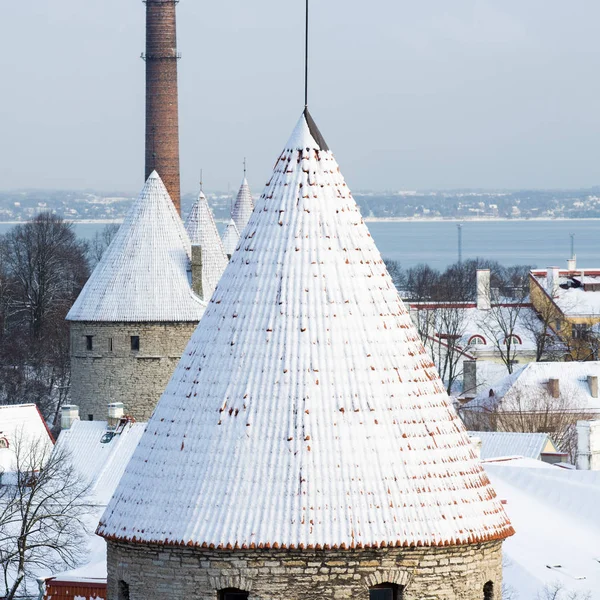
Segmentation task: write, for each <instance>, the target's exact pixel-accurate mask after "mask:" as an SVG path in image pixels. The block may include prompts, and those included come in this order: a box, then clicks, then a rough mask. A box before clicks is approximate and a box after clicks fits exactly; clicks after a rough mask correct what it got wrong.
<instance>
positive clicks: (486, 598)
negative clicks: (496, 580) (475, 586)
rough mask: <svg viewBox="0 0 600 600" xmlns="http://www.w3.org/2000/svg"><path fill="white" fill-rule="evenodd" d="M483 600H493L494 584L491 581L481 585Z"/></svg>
mask: <svg viewBox="0 0 600 600" xmlns="http://www.w3.org/2000/svg"><path fill="white" fill-rule="evenodd" d="M483 600H494V584H493V583H492V582H491V581H488V582H487V583H486V584H485V585H484V586H483Z"/></svg>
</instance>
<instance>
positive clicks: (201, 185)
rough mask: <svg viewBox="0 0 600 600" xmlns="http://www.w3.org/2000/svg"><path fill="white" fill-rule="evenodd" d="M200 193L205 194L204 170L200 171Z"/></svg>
mask: <svg viewBox="0 0 600 600" xmlns="http://www.w3.org/2000/svg"><path fill="white" fill-rule="evenodd" d="M200 191H201V192H203V191H204V177H203V174H202V169H200Z"/></svg>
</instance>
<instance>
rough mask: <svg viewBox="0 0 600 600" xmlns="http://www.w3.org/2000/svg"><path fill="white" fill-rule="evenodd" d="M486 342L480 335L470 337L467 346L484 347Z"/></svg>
mask: <svg viewBox="0 0 600 600" xmlns="http://www.w3.org/2000/svg"><path fill="white" fill-rule="evenodd" d="M486 345H487V342H486V341H485V338H484V337H483V336H482V335H479V334H477V335H472V336H471V337H470V339H469V346H486Z"/></svg>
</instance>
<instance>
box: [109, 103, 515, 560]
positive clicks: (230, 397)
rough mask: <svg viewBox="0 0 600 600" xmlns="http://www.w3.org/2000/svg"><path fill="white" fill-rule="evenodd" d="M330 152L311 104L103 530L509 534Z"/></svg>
mask: <svg viewBox="0 0 600 600" xmlns="http://www.w3.org/2000/svg"><path fill="white" fill-rule="evenodd" d="M317 140H319V141H317ZM325 148H326V145H324V141H323V139H322V136H321V135H320V133H319V132H318V130H317V129H316V126H315V125H314V123H311V125H310V126H309V122H308V121H307V116H305V115H304V114H303V115H302V117H301V118H300V120H299V122H298V124H297V126H296V128H295V130H294V132H293V134H292V136H291V138H290V141H289V142H288V143H287V144H286V146H285V149H284V151H283V152H282V154H281V156H280V157H279V159H278V160H277V163H276V166H275V170H274V173H273V176H272V178H271V180H270V181H269V182H268V183H267V186H266V188H265V191H264V193H263V194H262V196H261V198H260V200H259V201H258V202H257V206H256V210H255V211H254V213H253V214H252V217H251V218H250V222H249V223H248V226H247V227H246V229H245V231H244V233H243V236H242V239H241V241H240V246H239V250H238V251H237V252H236V253H234V255H233V257H232V259H231V261H230V263H229V265H228V267H227V269H226V270H225V273H224V274H223V277H222V279H221V282H220V283H219V286H218V288H217V289H216V291H215V294H214V295H213V297H212V299H211V301H210V304H209V306H208V308H207V310H206V313H205V315H204V317H203V319H202V321H201V322H200V324H199V326H198V328H197V330H196V332H195V333H194V335H193V336H192V339H191V341H190V343H189V345H188V347H187V349H186V351H185V352H184V355H183V357H182V359H181V361H180V363H179V365H178V367H177V369H176V371H175V373H174V375H173V377H172V379H171V381H170V383H169V384H168V386H167V389H166V391H165V393H164V394H163V396H162V398H161V400H160V401H159V403H158V406H157V408H156V410H155V412H154V414H153V416H152V418H151V420H150V422H149V423H148V427H147V430H146V432H145V433H144V435H143V437H142V439H141V441H140V444H139V446H138V448H137V450H136V452H135V453H134V455H133V458H132V460H131V462H130V463H129V465H128V467H127V469H126V472H125V475H124V476H123V478H122V480H121V483H120V484H119V487H118V489H117V491H116V493H115V495H114V496H113V498H112V500H111V502H110V504H109V506H108V508H107V510H106V512H105V514H104V515H103V517H102V520H101V523H100V526H99V529H98V531H99V533H100V534H101V535H103V536H105V537H107V538H113V539H127V540H132V541H139V542H157V543H166V544H184V545H196V546H201V547H216V548H238V547H239V548H264V547H281V548H284V547H286V548H319V547H321V548H323V547H339V548H353V547H375V546H376V547H380V546H382V545H394V546H416V545H424V546H426V545H452V544H466V543H474V542H478V541H483V540H491V539H502V538H505V537H507V536H509V535H511V533H512V532H513V530H512V527H511V525H510V523H509V521H508V519H507V517H506V514H505V512H504V510H503V507H502V505H501V502H500V500H499V499H498V498H497V497H496V494H495V492H494V490H493V489H492V487H491V486H490V483H489V480H488V478H487V476H486V474H485V472H484V471H483V469H482V467H481V463H480V462H479V460H478V459H477V458H476V454H475V450H474V448H473V446H472V444H471V442H470V440H469V437H468V435H467V432H466V431H465V429H464V426H463V425H462V422H461V421H460V419H459V418H458V417H457V415H456V412H455V411H454V409H453V407H452V404H451V402H450V400H449V398H448V396H447V394H446V393H445V391H444V386H443V384H442V382H441V381H440V380H439V377H438V375H437V373H436V371H435V367H434V365H433V364H432V362H431V360H430V359H429V357H428V356H427V353H426V352H425V349H424V347H423V345H422V344H421V342H420V340H419V336H418V334H417V332H416V330H415V327H414V326H413V324H412V322H411V320H410V317H409V315H408V312H407V311H406V309H405V307H404V305H403V303H402V301H401V300H400V298H399V296H398V293H397V291H396V289H395V287H394V284H393V282H392V280H391V278H390V276H389V274H388V273H387V271H386V268H385V265H384V263H383V260H382V259H381V255H380V253H379V251H378V250H377V248H376V246H375V244H374V242H373V239H372V238H371V235H370V233H369V231H368V229H367V227H366V225H365V224H364V222H363V220H362V218H361V215H360V212H359V210H358V207H357V205H356V203H355V202H354V200H353V198H352V195H351V193H350V191H349V189H348V187H347V185H346V183H345V181H344V178H343V176H342V175H341V173H340V170H339V168H338V165H337V163H336V161H335V158H334V156H333V154H332V153H331V152H330V151H329V150H327V149H325Z"/></svg>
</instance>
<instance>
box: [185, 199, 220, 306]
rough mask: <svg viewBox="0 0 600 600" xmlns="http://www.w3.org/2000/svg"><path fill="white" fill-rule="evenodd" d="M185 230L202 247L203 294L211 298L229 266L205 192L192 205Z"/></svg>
mask: <svg viewBox="0 0 600 600" xmlns="http://www.w3.org/2000/svg"><path fill="white" fill-rule="evenodd" d="M185 230H186V231H187V233H188V236H189V238H190V241H191V242H192V244H193V245H194V246H200V247H201V248H202V294H203V296H204V298H203V299H204V300H209V299H210V297H211V296H212V294H213V292H214V291H215V287H217V283H219V279H221V275H222V274H223V271H224V270H225V267H226V266H227V262H228V261H227V254H226V253H225V250H224V248H223V243H222V242H221V238H220V237H219V231H218V230H217V225H216V223H215V219H214V217H213V214H212V211H211V210H210V207H209V206H208V201H207V200H206V196H205V195H204V193H203V192H200V194H199V195H198V199H197V200H196V202H195V203H194V206H192V210H191V211H190V214H189V215H188V218H187V220H186V222H185Z"/></svg>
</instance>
